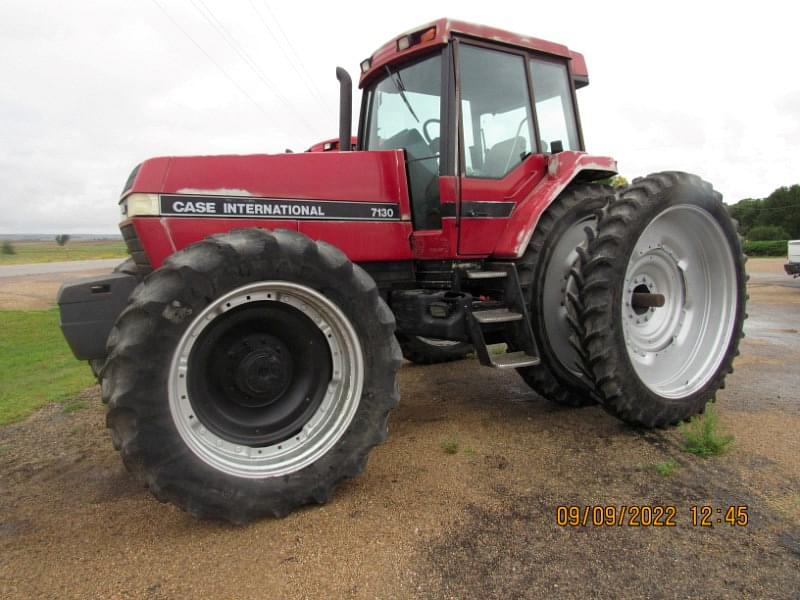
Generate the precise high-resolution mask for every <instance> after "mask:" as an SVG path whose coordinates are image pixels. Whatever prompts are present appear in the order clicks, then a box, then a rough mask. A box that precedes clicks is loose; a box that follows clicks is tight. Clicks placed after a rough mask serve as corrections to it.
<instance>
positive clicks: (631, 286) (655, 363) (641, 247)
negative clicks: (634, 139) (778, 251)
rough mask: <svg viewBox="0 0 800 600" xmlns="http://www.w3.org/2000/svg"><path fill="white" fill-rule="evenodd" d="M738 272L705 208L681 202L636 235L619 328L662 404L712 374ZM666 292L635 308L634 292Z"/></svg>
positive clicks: (723, 345) (722, 350)
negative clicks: (656, 301) (658, 300)
mask: <svg viewBox="0 0 800 600" xmlns="http://www.w3.org/2000/svg"><path fill="white" fill-rule="evenodd" d="M736 289H737V283H736V267H735V263H734V258H733V254H732V252H731V248H730V245H729V244H728V241H727V238H726V236H725V233H724V232H723V230H722V228H721V227H720V225H719V224H718V223H717V222H716V220H715V219H714V217H713V216H712V215H711V214H710V213H709V212H708V211H706V210H704V209H702V208H700V207H698V206H694V205H688V204H680V205H677V206H673V207H670V208H668V209H667V210H665V211H663V212H661V213H660V214H659V215H658V216H656V218H655V219H653V221H652V222H651V223H650V224H649V225H648V226H647V228H646V229H645V230H644V232H642V235H641V236H639V239H638V240H637V242H636V246H635V248H634V251H633V253H632V255H631V258H630V260H629V262H628V267H627V270H626V273H625V281H624V290H623V296H622V297H623V305H622V327H623V332H624V335H625V343H626V346H627V351H628V357H629V358H630V361H631V363H632V365H633V367H634V370H635V371H636V374H637V375H638V377H639V379H640V380H641V381H642V383H644V384H645V385H646V386H647V388H648V389H650V390H651V391H652V392H654V393H656V394H658V395H660V396H662V397H665V398H684V397H687V396H689V395H691V394H693V393H694V392H696V391H698V390H699V389H701V388H702V387H703V386H704V385H705V384H706V383H708V381H709V380H710V379H711V378H712V377H713V376H714V375H715V373H716V372H717V370H718V369H719V366H720V364H721V362H722V360H723V358H724V357H725V354H726V353H727V349H728V344H729V342H730V339H731V335H732V334H733V328H734V322H735V317H736V308H737V306H736V304H737V295H736ZM636 291H638V292H641V293H652V294H663V295H664V300H665V302H664V305H663V306H662V307H659V308H636V307H634V306H633V304H632V295H633V293H634V292H636Z"/></svg>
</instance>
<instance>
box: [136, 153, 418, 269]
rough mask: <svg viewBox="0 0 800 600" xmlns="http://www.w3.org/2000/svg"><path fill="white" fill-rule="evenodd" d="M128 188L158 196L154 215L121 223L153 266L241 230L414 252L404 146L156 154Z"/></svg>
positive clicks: (394, 253)
mask: <svg viewBox="0 0 800 600" xmlns="http://www.w3.org/2000/svg"><path fill="white" fill-rule="evenodd" d="M131 193H145V194H157V195H158V196H159V206H160V212H161V214H160V215H158V216H135V217H133V218H132V219H129V220H127V221H123V223H121V227H124V226H125V225H127V224H133V226H134V229H135V231H136V234H137V236H138V239H139V242H140V243H141V245H142V247H143V248H144V250H145V252H146V254H147V256H148V258H149V260H150V263H151V264H152V266H153V268H158V267H159V266H160V265H161V264H162V263H163V261H164V259H166V257H167V256H169V255H170V254H172V253H173V252H175V251H177V250H180V249H181V248H184V247H186V246H187V245H189V244H192V243H194V242H197V241H200V240H202V239H203V238H205V237H207V236H209V235H212V234H214V233H224V232H226V231H230V230H231V229H237V228H247V227H261V228H265V229H279V228H283V229H293V230H295V231H300V232H302V233H305V234H306V235H308V236H309V237H311V238H313V239H321V240H325V241H327V242H329V243H331V244H333V245H335V246H337V247H338V248H339V249H341V250H342V251H343V252H344V253H345V254H347V255H348V257H349V258H350V259H351V260H353V261H388V260H407V259H410V258H411V256H412V254H411V243H410V237H411V209H410V203H409V199H408V185H407V179H406V173H405V164H404V159H403V153H402V151H395V150H391V151H380V152H324V153H323V152H320V153H302V154H280V155H247V156H235V155H232V156H195V157H176V158H157V159H151V160H148V161H145V162H144V163H142V165H141V166H140V167H139V170H138V173H137V174H136V176H135V178H134V181H133V183H132V185H131V187H130V189H129V190H127V191H126V195H127V194H131ZM279 209H282V210H279ZM301 209H302V211H303V212H302V214H301V215H300V217H299V218H293V216H296V215H298V213H299V212H300V211H301ZM276 216H277V217H278V218H272V217H276Z"/></svg>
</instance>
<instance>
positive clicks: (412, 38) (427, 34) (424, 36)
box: [397, 25, 436, 52]
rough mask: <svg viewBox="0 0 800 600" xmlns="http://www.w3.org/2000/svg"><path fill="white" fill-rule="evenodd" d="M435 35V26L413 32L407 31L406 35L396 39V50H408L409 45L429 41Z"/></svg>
mask: <svg viewBox="0 0 800 600" xmlns="http://www.w3.org/2000/svg"><path fill="white" fill-rule="evenodd" d="M435 37H436V26H435V25H434V26H433V27H428V28H427V29H423V30H421V31H415V32H414V33H409V34H408V35H404V36H403V37H401V38H398V40H397V51H398V52H402V51H403V50H408V49H409V48H410V47H411V46H416V45H417V44H419V43H421V42H430V41H431V40H433V39H434V38H435Z"/></svg>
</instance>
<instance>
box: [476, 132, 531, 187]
mask: <svg viewBox="0 0 800 600" xmlns="http://www.w3.org/2000/svg"><path fill="white" fill-rule="evenodd" d="M527 149H528V148H527V141H526V140H525V138H524V137H521V136H516V137H512V138H509V139H507V140H503V141H502V142H497V143H496V144H495V145H494V146H492V147H491V148H490V149H489V152H487V153H486V160H485V161H484V163H483V169H482V170H481V176H482V177H491V178H493V179H499V178H500V177H502V176H503V175H505V174H506V173H507V172H508V171H509V170H510V169H511V168H512V167H515V166H516V165H517V164H519V161H520V157H521V156H522V155H523V154H524V153H525V152H526V151H527Z"/></svg>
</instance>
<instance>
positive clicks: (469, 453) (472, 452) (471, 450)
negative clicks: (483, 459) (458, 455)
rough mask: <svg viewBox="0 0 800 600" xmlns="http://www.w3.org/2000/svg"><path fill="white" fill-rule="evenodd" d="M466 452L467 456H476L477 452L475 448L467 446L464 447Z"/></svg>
mask: <svg viewBox="0 0 800 600" xmlns="http://www.w3.org/2000/svg"><path fill="white" fill-rule="evenodd" d="M464 454H466V455H467V456H475V455H476V454H477V452H476V451H475V448H470V447H466V448H464Z"/></svg>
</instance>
